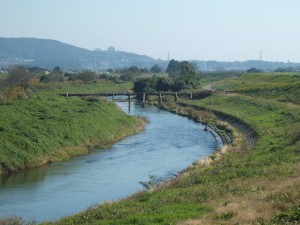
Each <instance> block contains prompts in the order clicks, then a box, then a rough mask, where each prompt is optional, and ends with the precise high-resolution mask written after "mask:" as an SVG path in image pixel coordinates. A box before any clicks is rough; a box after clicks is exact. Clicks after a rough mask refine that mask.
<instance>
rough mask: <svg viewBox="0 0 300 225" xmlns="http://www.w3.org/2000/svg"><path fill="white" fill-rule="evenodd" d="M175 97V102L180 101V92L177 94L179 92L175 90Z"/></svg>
mask: <svg viewBox="0 0 300 225" xmlns="http://www.w3.org/2000/svg"><path fill="white" fill-rule="evenodd" d="M174 97H175V99H174V102H177V101H178V94H177V92H175V95H174Z"/></svg>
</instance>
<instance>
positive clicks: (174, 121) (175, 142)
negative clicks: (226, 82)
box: [0, 102, 220, 222]
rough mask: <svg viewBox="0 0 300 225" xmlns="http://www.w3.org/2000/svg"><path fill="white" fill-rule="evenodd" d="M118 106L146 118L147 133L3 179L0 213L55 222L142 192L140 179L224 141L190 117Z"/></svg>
mask: <svg viewBox="0 0 300 225" xmlns="http://www.w3.org/2000/svg"><path fill="white" fill-rule="evenodd" d="M118 105H119V106H120V107H121V108H122V109H123V110H124V111H126V112H127V113H129V114H132V115H141V116H145V117H147V118H148V120H149V123H148V124H147V126H146V129H145V131H143V132H141V133H139V134H137V135H134V136H130V137H127V138H126V139H124V140H123V141H120V142H118V143H116V144H115V145H113V146H112V147H111V148H109V149H101V150H100V149H95V150H94V151H93V152H92V153H91V154H89V155H86V156H81V157H77V158H75V159H73V160H70V161H68V162H61V163H53V164H50V165H48V166H45V167H41V168H37V169H32V170H27V171H24V172H19V173H16V174H13V175H10V176H9V177H5V178H0V217H8V216H11V215H18V216H22V217H23V218H24V219H25V220H35V221H38V222H40V221H48V220H56V219H59V218H61V217H64V216H67V215H71V214H74V213H76V212H79V211H82V210H84V209H87V208H88V207H89V206H92V205H95V204H99V203H101V202H104V201H112V200H118V199H121V198H125V197H127V196H129V195H130V194H133V193H135V192H137V191H141V190H143V186H142V185H141V184H140V183H139V182H140V181H149V176H150V175H154V176H156V177H159V178H162V179H168V178H171V177H172V176H174V174H176V173H178V172H179V171H181V170H183V169H184V168H186V167H187V166H189V165H191V164H192V163H193V162H194V161H195V160H197V159H199V158H202V157H204V156H207V155H210V154H211V153H212V152H213V151H214V150H215V149H216V148H218V147H219V145H220V144H218V143H216V141H215V138H214V137H213V136H212V134H211V133H209V132H205V131H203V129H204V126H203V125H201V124H198V123H195V122H193V121H192V120H190V119H188V118H184V117H180V116H178V115H175V114H171V113H169V112H166V111H163V110H160V109H158V108H156V107H154V106H147V107H146V108H142V107H141V106H140V105H139V104H137V103H134V102H132V103H131V107H130V110H129V107H128V103H127V102H120V103H118Z"/></svg>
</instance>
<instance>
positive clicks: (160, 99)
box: [158, 92, 162, 105]
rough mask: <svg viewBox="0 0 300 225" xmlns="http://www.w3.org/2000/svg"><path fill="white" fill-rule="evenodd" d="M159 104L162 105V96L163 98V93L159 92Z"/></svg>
mask: <svg viewBox="0 0 300 225" xmlns="http://www.w3.org/2000/svg"><path fill="white" fill-rule="evenodd" d="M158 103H159V104H160V105H161V104H162V96H161V92H159V96H158Z"/></svg>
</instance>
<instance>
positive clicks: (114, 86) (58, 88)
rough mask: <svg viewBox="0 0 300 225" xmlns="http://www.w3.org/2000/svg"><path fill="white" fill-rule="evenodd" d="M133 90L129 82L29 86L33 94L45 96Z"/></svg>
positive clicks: (39, 84) (64, 83)
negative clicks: (50, 94) (43, 92)
mask: <svg viewBox="0 0 300 225" xmlns="http://www.w3.org/2000/svg"><path fill="white" fill-rule="evenodd" d="M132 88H133V84H132V83H131V82H121V83H115V82H112V81H101V82H98V83H87V84H85V83H82V82H63V83H50V84H41V83H38V84H35V85H32V86H31V88H30V89H31V90H32V91H33V92H34V93H36V92H37V93H40V92H42V91H46V94H49V91H50V93H52V94H62V93H74V94H80V93H105V92H128V91H131V89H132Z"/></svg>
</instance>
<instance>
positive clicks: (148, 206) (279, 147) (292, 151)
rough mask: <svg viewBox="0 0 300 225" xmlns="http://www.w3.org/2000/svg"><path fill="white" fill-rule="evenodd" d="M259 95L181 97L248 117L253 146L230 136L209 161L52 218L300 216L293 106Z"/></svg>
mask: <svg viewBox="0 0 300 225" xmlns="http://www.w3.org/2000/svg"><path fill="white" fill-rule="evenodd" d="M254 76H260V75H254ZM274 76H275V78H274V79H279V78H277V77H276V76H277V75H274ZM241 79H242V80H243V79H245V77H242V78H241ZM257 79H259V78H257ZM291 79H292V78H291ZM230 82H231V81H230ZM256 82H257V81H256ZM282 94H283V95H284V93H282ZM288 94H293V93H292V92H291V93H288ZM264 97H265V96H264V95H263V96H261V97H260V98H259V99H256V98H253V97H247V96H244V95H213V96H210V97H208V98H206V99H203V100H193V101H186V103H188V104H190V105H195V106H201V107H203V108H205V109H207V110H211V111H218V112H223V113H226V114H230V115H232V116H234V117H236V118H238V119H240V120H242V121H244V122H246V123H247V124H249V125H250V126H251V127H253V128H254V129H255V130H256V132H257V133H258V142H257V144H256V146H255V148H254V149H251V150H247V149H246V148H244V146H245V145H244V143H243V139H239V141H238V139H236V142H234V144H233V145H232V146H231V147H230V149H231V151H229V152H227V153H225V154H223V156H222V158H221V160H216V161H214V162H213V163H212V164H210V165H209V166H203V165H202V164H199V163H194V164H193V166H191V167H189V169H188V170H187V172H185V173H184V174H182V175H181V176H179V177H177V178H176V179H174V180H173V181H172V182H170V183H167V184H165V185H164V186H163V187H160V188H159V189H157V190H150V191H144V192H141V193H138V194H136V195H134V196H132V197H130V198H128V199H126V200H123V201H119V202H114V203H105V204H102V205H100V206H98V207H94V208H90V209H88V210H87V211H85V212H82V213H79V214H77V215H74V216H71V217H66V218H64V219H62V220H60V221H57V222H53V223H52V224H176V223H178V222H180V221H184V220H187V219H192V220H195V221H194V222H195V224H201V223H202V224H237V223H239V224H272V221H275V219H278V221H279V219H282V221H283V220H285V219H286V220H287V219H290V220H293V221H295V220H296V221H298V222H299V216H298V214H299V210H298V208H297V207H298V205H299V202H300V193H299V188H300V179H299V177H300V164H299V162H300V151H299V150H300V108H299V107H296V106H294V107H292V108H289V107H288V106H287V105H286V104H284V103H280V102H277V101H273V100H269V99H263V98H264ZM268 97H269V96H267V98H268ZM253 207H254V208H253ZM278 212H281V214H278ZM182 224H189V223H182Z"/></svg>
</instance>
